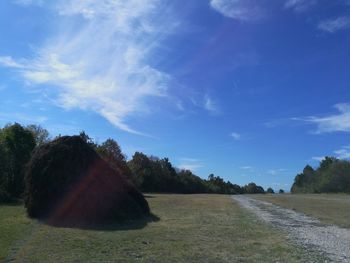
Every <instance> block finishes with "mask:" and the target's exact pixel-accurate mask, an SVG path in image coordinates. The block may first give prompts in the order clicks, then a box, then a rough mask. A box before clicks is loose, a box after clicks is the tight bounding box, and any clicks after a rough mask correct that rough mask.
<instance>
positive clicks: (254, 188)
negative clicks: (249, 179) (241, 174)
mask: <svg viewBox="0 0 350 263" xmlns="http://www.w3.org/2000/svg"><path fill="white" fill-rule="evenodd" d="M243 189H244V193H246V194H264V193H265V190H264V188H262V187H261V186H258V185H256V184H255V183H249V184H247V185H245V186H244V187H243Z"/></svg>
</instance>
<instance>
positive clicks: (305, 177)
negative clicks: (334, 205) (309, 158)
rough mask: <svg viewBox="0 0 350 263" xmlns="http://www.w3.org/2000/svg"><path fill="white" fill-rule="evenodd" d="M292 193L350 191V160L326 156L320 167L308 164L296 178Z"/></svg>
mask: <svg viewBox="0 0 350 263" xmlns="http://www.w3.org/2000/svg"><path fill="white" fill-rule="evenodd" d="M291 192H292V193H350V162H349V161H346V160H339V159H337V158H335V157H325V159H323V160H322V161H321V162H320V165H319V167H318V168H316V169H314V168H312V167H311V166H310V165H307V166H306V167H305V168H304V170H303V172H302V173H300V174H298V175H297V176H296V177H295V179H294V184H293V186H292V188H291Z"/></svg>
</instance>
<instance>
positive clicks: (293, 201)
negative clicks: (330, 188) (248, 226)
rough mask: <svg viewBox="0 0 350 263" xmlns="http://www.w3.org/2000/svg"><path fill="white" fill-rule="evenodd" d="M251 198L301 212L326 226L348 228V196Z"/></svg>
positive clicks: (266, 196) (288, 195)
mask: <svg viewBox="0 0 350 263" xmlns="http://www.w3.org/2000/svg"><path fill="white" fill-rule="evenodd" d="M252 197H254V198H257V199H260V200H265V201H268V202H271V203H274V204H277V205H280V206H282V207H286V208H289V209H294V210H296V211H300V212H303V213H305V214H307V215H310V216H313V217H315V218H318V219H319V220H321V221H322V222H324V223H326V224H335V225H339V226H342V227H346V228H350V220H349V218H350V195H348V194H283V195H256V196H252Z"/></svg>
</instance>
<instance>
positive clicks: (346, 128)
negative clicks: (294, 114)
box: [294, 103, 350, 134]
mask: <svg viewBox="0 0 350 263" xmlns="http://www.w3.org/2000/svg"><path fill="white" fill-rule="evenodd" d="M334 107H335V108H336V109H337V110H338V111H339V113H338V114H333V115H329V116H325V117H315V116H311V117H307V118H301V119H300V118H294V120H299V121H306V122H307V123H310V124H314V125H316V127H317V129H316V131H315V132H316V133H317V134H320V133H332V132H350V104H349V103H340V104H336V105H335V106H334Z"/></svg>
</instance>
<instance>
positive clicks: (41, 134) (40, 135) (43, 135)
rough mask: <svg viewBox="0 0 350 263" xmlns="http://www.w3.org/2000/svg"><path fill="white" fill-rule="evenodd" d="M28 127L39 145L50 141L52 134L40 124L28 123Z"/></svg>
mask: <svg viewBox="0 0 350 263" xmlns="http://www.w3.org/2000/svg"><path fill="white" fill-rule="evenodd" d="M26 129H27V130H29V131H30V132H31V133H32V134H33V136H34V140H35V145H36V146H37V147H39V146H41V145H43V144H44V143H47V142H49V141H50V134H49V132H48V130H46V129H44V128H43V127H41V126H40V125H36V124H31V125H28V126H27V127H26Z"/></svg>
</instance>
